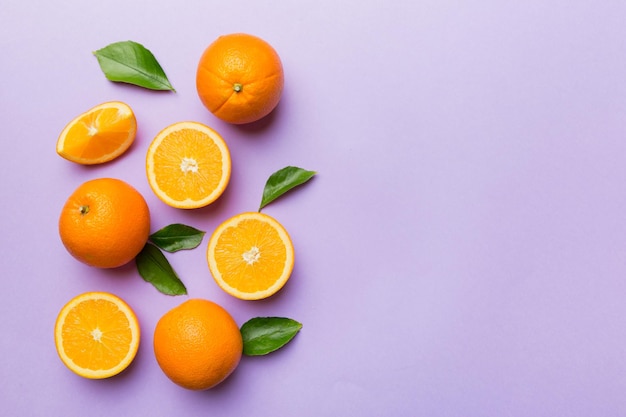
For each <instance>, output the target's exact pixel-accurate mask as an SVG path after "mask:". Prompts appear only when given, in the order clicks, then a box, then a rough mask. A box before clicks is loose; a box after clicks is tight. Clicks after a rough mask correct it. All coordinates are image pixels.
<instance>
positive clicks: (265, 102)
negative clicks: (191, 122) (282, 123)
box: [196, 33, 285, 124]
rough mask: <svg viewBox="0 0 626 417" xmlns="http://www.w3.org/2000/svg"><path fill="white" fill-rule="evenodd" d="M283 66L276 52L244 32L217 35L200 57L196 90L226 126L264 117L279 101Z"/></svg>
mask: <svg viewBox="0 0 626 417" xmlns="http://www.w3.org/2000/svg"><path fill="white" fill-rule="evenodd" d="M284 82H285V80H284V73H283V66H282V62H281V60H280V57H279V56H278V53H277V52H276V50H275V49H274V48H273V47H272V46H271V45H270V44H269V43H267V42H266V41H264V40H263V39H261V38H259V37H257V36H253V35H248V34H245V33H234V34H230V35H224V36H220V37H219V38H218V39H217V40H215V41H214V42H213V43H212V44H211V45H209V46H208V47H207V48H206V50H205V51H204V53H203V54H202V56H201V58H200V62H199V64H198V69H197V73H196V87H197V90H198V95H199V96H200V100H201V101H202V103H203V104H204V106H205V107H206V108H207V109H209V110H210V111H211V113H213V114H214V115H215V116H216V117H218V118H219V119H222V120H224V121H226V122H228V123H233V124H244V123H251V122H255V121H257V120H259V119H261V118H263V117H265V116H267V115H268V114H269V113H270V112H271V111H272V110H273V109H274V108H275V107H276V106H277V105H278V102H279V101H280V97H281V95H282V91H283V86H284Z"/></svg>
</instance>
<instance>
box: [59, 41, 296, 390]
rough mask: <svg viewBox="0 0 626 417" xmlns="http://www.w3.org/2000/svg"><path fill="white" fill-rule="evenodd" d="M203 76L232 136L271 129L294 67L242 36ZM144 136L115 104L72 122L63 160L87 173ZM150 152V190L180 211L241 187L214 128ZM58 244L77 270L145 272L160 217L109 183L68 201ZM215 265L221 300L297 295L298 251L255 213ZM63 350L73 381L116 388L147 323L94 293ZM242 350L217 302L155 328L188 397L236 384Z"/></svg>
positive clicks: (225, 234)
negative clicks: (112, 382)
mask: <svg viewBox="0 0 626 417" xmlns="http://www.w3.org/2000/svg"><path fill="white" fill-rule="evenodd" d="M195 76H196V88H197V94H198V98H199V100H200V103H201V104H202V105H203V106H204V107H206V108H207V109H208V110H209V111H210V112H211V113H212V114H213V115H214V116H215V117H216V118H218V119H220V120H222V121H224V122H227V123H232V124H245V123H252V122H255V121H258V120H260V119H262V118H263V117H266V116H267V115H268V114H270V113H271V112H272V111H273V110H274V109H275V108H276V106H277V105H278V103H279V101H280V98H281V95H282V91H283V87H284V73H283V67H282V63H281V60H280V57H279V56H278V54H277V52H276V51H275V50H274V48H273V47H272V46H271V45H270V44H269V43H267V42H266V41H265V40H263V39H261V38H259V37H256V36H253V35H248V34H242V33H237V34H230V35H224V36H220V37H219V38H217V39H216V40H215V41H214V42H213V43H211V44H210V45H209V46H208V47H207V48H206V50H205V51H204V52H203V53H202V55H201V56H200V59H199V62H198V66H197V73H196V74H195ZM136 132H137V120H136V118H135V114H134V112H133V110H132V109H131V108H130V106H128V105H127V104H125V103H122V102H119V101H111V102H105V103H101V104H99V105H97V106H95V107H93V108H91V109H88V110H86V111H85V112H83V113H81V114H79V115H78V116H76V117H75V118H74V119H72V120H71V121H70V122H69V123H68V124H67V125H66V126H65V128H64V129H63V130H62V132H61V134H60V135H59V137H58V140H57V146H56V151H57V153H58V155H59V156H61V157H62V158H64V159H66V160H68V161H71V162H73V163H76V164H81V165H98V164H105V163H109V162H110V161H112V160H114V159H116V158H118V157H120V156H121V155H123V154H124V153H125V152H127V151H128V150H129V149H135V150H140V146H141V145H140V144H136V143H135V137H136ZM145 152H146V159H145V172H146V179H147V182H148V184H149V186H150V189H151V190H152V191H153V192H154V194H155V195H156V196H157V197H158V199H159V200H160V201H162V202H163V203H164V204H167V205H168V206H171V207H174V208H179V209H197V208H200V207H205V206H207V205H209V204H211V203H213V202H215V201H216V200H217V199H218V198H219V197H220V196H221V195H222V194H223V192H224V191H225V189H226V188H227V186H228V184H229V180H230V175H231V164H232V161H231V153H230V150H229V147H228V145H227V141H225V140H224V138H222V136H221V135H220V134H219V133H218V132H217V131H216V130H214V129H213V128H211V127H209V126H207V125H205V124H202V123H198V122H195V121H184V122H179V123H174V124H171V125H169V126H165V127H163V128H162V129H161V130H160V131H159V132H158V133H157V134H156V136H155V137H154V139H153V140H152V141H151V142H150V143H149V144H148V147H147V149H145ZM92 172H93V171H92ZM58 232H59V236H60V240H61V243H62V245H63V246H64V247H65V248H66V250H67V252H68V253H69V254H70V255H71V256H72V257H74V258H75V259H76V260H77V261H79V262H82V263H84V264H86V265H89V266H91V267H95V268H117V267H121V266H123V265H126V264H128V263H129V262H131V261H132V260H134V259H135V257H136V256H137V255H138V254H139V252H140V251H141V250H142V249H143V248H144V246H145V245H146V244H147V242H148V239H149V235H150V232H151V222H150V210H149V207H148V205H147V203H146V200H145V199H144V197H143V196H142V195H141V194H140V193H139V192H138V191H137V189H136V188H134V187H133V186H132V185H131V184H129V183H128V182H126V181H124V180H121V179H117V178H97V179H93V180H89V181H86V182H84V183H83V184H81V185H80V186H79V187H78V188H76V189H75V190H74V191H73V192H71V194H70V195H69V196H68V198H67V201H66V203H65V204H64V206H63V207H62V209H61V212H60V215H59V220H58ZM206 259H207V266H208V270H209V271H210V273H211V274H212V276H213V278H214V279H215V282H216V284H217V286H218V287H219V288H221V289H223V290H224V291H226V292H227V293H228V294H230V295H232V296H234V297H237V298H240V299H244V300H258V299H262V298H267V297H269V296H271V295H273V294H275V293H276V292H277V291H279V290H280V289H281V288H282V287H283V286H284V285H285V283H286V282H287V280H288V279H289V276H290V274H291V272H292V269H293V266H294V249H293V244H292V242H291V239H290V237H289V234H288V233H287V231H286V230H285V228H284V227H283V226H282V225H281V224H280V223H279V222H278V221H277V220H276V219H274V218H272V217H270V216H269V215H266V214H262V213H260V212H243V213H241V214H238V215H235V216H233V217H231V218H229V219H226V220H224V221H223V222H222V224H221V225H219V226H218V227H217V229H216V230H215V231H214V232H213V233H212V234H211V237H210V239H209V242H208V246H207V249H206ZM54 340H55V346H56V350H57V352H58V355H59V357H60V359H61V361H62V362H63V364H65V365H66V366H67V368H69V369H70V370H71V371H73V372H74V373H76V374H77V375H80V376H82V377H85V378H91V379H101V378H109V377H112V376H114V375H117V374H119V373H120V372H122V371H124V369H126V368H127V367H128V366H129V365H130V364H131V363H132V361H133V359H134V357H135V355H136V353H137V349H138V346H139V343H140V326H139V320H138V318H137V316H136V315H135V313H134V311H133V309H132V308H131V307H130V306H129V304H127V303H126V302H125V301H124V300H122V298H120V297H119V296H117V295H115V294H111V293H106V292H97V291H92V292H86V293H84V294H80V295H76V296H74V297H73V298H71V299H70V300H69V301H68V302H67V303H66V305H65V306H63V307H62V309H61V310H60V312H59V314H58V317H57V320H56V323H55V330H54ZM242 349H243V347H242V337H241V333H240V330H239V327H238V326H237V323H236V322H235V320H234V319H233V317H232V316H231V315H230V314H229V312H227V311H226V310H225V309H224V308H223V307H221V306H219V305H218V304H216V303H214V302H212V301H210V300H206V299H201V298H190V299H187V300H186V301H184V302H182V303H181V304H180V305H178V306H177V307H175V308H173V309H171V310H170V311H167V312H164V313H163V315H162V317H161V319H160V320H159V321H158V322H157V323H156V325H155V327H154V338H153V350H154V355H155V358H156V360H157V363H158V365H159V367H160V368H161V369H162V371H163V373H164V374H165V376H166V377H167V378H169V379H170V380H171V381H172V382H174V383H175V384H177V385H179V386H181V387H183V388H186V389H190V390H205V389H209V388H211V387H214V386H216V385H217V384H219V383H220V382H222V381H224V380H225V379H226V378H227V377H228V376H229V375H230V374H231V373H232V372H234V370H235V369H236V368H237V366H238V364H239V362H240V359H241V356H242Z"/></svg>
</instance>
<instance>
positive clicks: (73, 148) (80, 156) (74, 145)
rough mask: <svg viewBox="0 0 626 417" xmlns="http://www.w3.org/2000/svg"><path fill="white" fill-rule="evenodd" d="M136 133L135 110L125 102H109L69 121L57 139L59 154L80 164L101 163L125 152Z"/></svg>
mask: <svg viewBox="0 0 626 417" xmlns="http://www.w3.org/2000/svg"><path fill="white" fill-rule="evenodd" d="M136 133H137V120H136V119H135V114H134V113H133V110H132V109H131V108H130V107H129V106H128V105H127V104H125V103H122V102H119V101H110V102H107V103H103V104H100V105H98V106H96V107H94V108H92V109H90V110H87V111H86V112H84V113H82V114H81V115H79V116H77V117H76V118H75V119H74V120H72V121H71V122H69V123H68V124H67V126H65V128H64V129H63V131H62V132H61V134H60V135H59V139H58V140H57V153H58V154H59V155H61V156H62V157H63V158H65V159H67V160H69V161H72V162H76V163H77V164H81V165H94V164H101V163H104V162H108V161H110V160H112V159H115V158H117V157H118V156H120V155H121V154H123V153H124V152H126V150H127V149H128V148H129V147H130V145H132V143H133V142H134V141H135V135H136Z"/></svg>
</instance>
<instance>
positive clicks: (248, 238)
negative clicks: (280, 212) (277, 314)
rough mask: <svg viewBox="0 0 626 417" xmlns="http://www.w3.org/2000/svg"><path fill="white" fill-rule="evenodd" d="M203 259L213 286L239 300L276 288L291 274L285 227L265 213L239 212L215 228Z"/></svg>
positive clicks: (257, 297)
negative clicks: (207, 265) (215, 283)
mask: <svg viewBox="0 0 626 417" xmlns="http://www.w3.org/2000/svg"><path fill="white" fill-rule="evenodd" d="M207 262H208V264H209V269H210V271H211V274H213V278H214V279H215V282H217V285H219V286H220V288H222V289H223V290H224V291H226V292H227V293H228V294H230V295H232V296H234V297H237V298H240V299H242V300H260V299H262V298H267V297H269V296H270V295H272V294H274V293H276V292H277V291H278V290H280V289H281V288H282V287H283V286H284V285H285V283H286V282H287V280H288V279H289V276H290V275H291V271H292V270H293V264H294V250H293V244H292V243H291V239H290V238H289V235H288V234H287V231H286V230H285V228H284V227H283V226H282V225H281V224H280V223H278V221H276V220H275V219H274V218H272V217H270V216H268V215H267V214H263V213H258V212H251V213H242V214H238V215H236V216H234V217H231V218H230V219H228V220H226V221H225V222H223V223H222V224H221V225H219V226H218V227H217V229H215V231H214V232H213V235H212V236H211V239H210V240H209V245H208V248H207Z"/></svg>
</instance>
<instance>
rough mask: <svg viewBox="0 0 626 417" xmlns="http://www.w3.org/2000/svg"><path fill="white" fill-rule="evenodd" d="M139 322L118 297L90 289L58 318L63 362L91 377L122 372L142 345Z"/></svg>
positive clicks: (58, 344)
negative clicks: (90, 290)
mask: <svg viewBox="0 0 626 417" xmlns="http://www.w3.org/2000/svg"><path fill="white" fill-rule="evenodd" d="M139 339H140V334H139V324H138V322H137V317H136V316H135V313H134V312H133V311H132V310H131V308H130V307H129V306H128V304H126V303H125V302H124V301H123V300H121V299H120V298H119V297H117V296H115V295H113V294H109V293H105V292H89V293H84V294H81V295H79V296H77V297H75V298H73V299H72V300H70V301H69V302H68V303H67V304H66V305H65V306H64V307H63V308H62V309H61V312H60V313H59V316H58V317H57V321H56V325H55V331H54V341H55V343H56V348H57V352H58V354H59V357H60V358H61V360H62V361H63V363H64V364H65V365H66V366H67V367H68V368H69V369H70V370H72V371H73V372H75V373H76V374H78V375H80V376H82V377H85V378H90V379H101V378H108V377H111V376H113V375H116V374H118V373H120V372H122V371H123V370H124V369H126V368H127V367H128V365H130V363H131V362H132V361H133V359H134V358H135V355H136V353H137V349H138V348H139Z"/></svg>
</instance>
